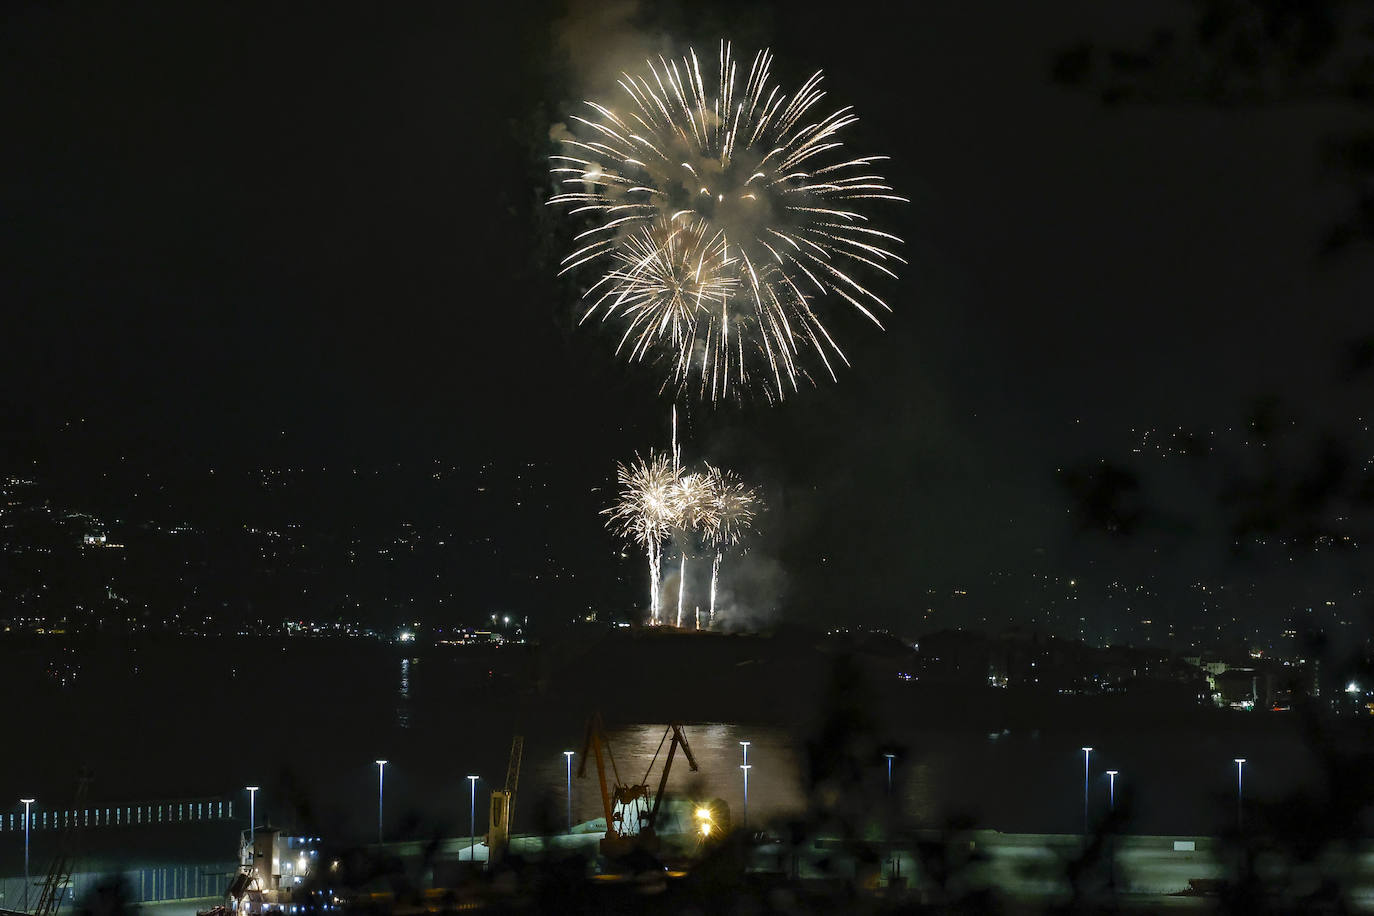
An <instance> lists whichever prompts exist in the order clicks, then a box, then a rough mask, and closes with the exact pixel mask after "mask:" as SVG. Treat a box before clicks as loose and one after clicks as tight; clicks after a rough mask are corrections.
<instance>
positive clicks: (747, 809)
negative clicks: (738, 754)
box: [740, 763, 754, 827]
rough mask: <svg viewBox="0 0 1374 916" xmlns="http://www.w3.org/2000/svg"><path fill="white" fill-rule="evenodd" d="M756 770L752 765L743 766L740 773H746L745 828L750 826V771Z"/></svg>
mask: <svg viewBox="0 0 1374 916" xmlns="http://www.w3.org/2000/svg"><path fill="white" fill-rule="evenodd" d="M753 768H754V765H753V764H752V763H746V764H742V765H741V766H740V771H741V772H742V773H744V826H746V827H748V826H749V771H750V770H752V769H753Z"/></svg>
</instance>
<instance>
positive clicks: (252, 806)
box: [244, 786, 258, 843]
mask: <svg viewBox="0 0 1374 916" xmlns="http://www.w3.org/2000/svg"><path fill="white" fill-rule="evenodd" d="M244 788H245V789H247V790H248V842H249V843H252V842H253V834H255V833H256V832H257V829H258V806H257V801H258V787H257V786H244Z"/></svg>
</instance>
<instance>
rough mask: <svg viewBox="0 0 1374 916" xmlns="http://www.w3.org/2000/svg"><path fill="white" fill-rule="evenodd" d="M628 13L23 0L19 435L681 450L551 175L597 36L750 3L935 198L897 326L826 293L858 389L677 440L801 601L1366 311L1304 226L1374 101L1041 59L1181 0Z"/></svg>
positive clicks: (262, 452) (782, 55)
mask: <svg viewBox="0 0 1374 916" xmlns="http://www.w3.org/2000/svg"><path fill="white" fill-rule="evenodd" d="M609 6H610V9H611V12H610V13H606V12H604V11H603V12H602V13H599V14H597V15H596V16H593V15H592V14H591V13H590V12H587V11H585V10H583V11H579V10H574V11H573V12H572V13H569V12H568V11H567V10H565V9H563V10H560V9H553V8H546V7H544V6H543V5H540V4H535V3H521V2H515V3H509V2H508V3H499V4H484V5H483V6H482V7H481V10H480V13H473V12H472V11H470V10H469V7H468V6H467V5H465V4H438V3H435V4H352V3H344V4H333V3H331V4H323V3H321V4H239V3H233V4H230V3H224V4H219V3H190V4H188V3H180V2H161V3H121V4H48V3H10V4H7V5H6V8H5V11H4V13H3V17H4V22H3V26H0V120H2V121H3V123H4V124H5V133H6V135H7V140H6V142H5V143H3V144H0V212H3V214H4V215H3V218H0V297H2V298H3V301H4V302H5V316H6V320H5V321H4V326H3V334H2V335H0V390H2V391H3V394H0V411H3V428H4V433H3V441H4V443H5V449H6V451H7V452H8V453H9V460H7V462H6V464H12V463H14V462H16V461H22V460H25V459H27V458H29V457H31V456H40V457H42V458H43V460H44V461H45V462H47V463H48V465H49V466H52V467H57V466H63V465H73V466H74V465H75V464H76V463H79V462H82V461H85V462H87V463H90V462H91V461H94V462H95V463H97V464H98V463H99V462H100V461H102V460H115V459H114V457H113V456H116V455H127V456H129V458H130V460H133V461H138V462H143V463H146V464H149V465H155V466H157V467H160V468H173V469H175V468H176V467H178V466H186V467H191V466H196V467H200V466H203V465H206V464H214V463H221V464H229V465H232V464H235V463H240V464H271V463H273V462H289V461H293V460H300V459H304V460H314V459H316V458H320V459H321V460H324V459H326V458H328V459H330V460H332V459H333V458H334V457H335V456H338V457H339V458H340V459H342V460H345V461H347V460H361V461H393V460H404V459H409V458H411V457H418V458H426V459H427V458H429V457H433V456H436V455H437V456H443V457H447V458H451V459H453V460H455V461H461V460H469V459H472V458H474V457H484V456H493V457H497V458H510V459H518V460H524V459H526V458H535V457H538V458H556V459H559V460H565V461H566V462H567V465H568V468H569V472H568V480H567V484H568V486H570V487H578V486H584V485H585V482H586V475H587V474H589V473H594V472H595V473H604V469H605V468H607V467H608V466H609V465H610V464H611V463H613V461H614V460H615V459H617V458H621V457H624V456H626V455H627V454H628V453H630V452H632V451H633V450H635V449H640V450H643V449H647V448H648V447H650V446H654V445H657V446H662V445H664V444H666V443H665V440H666V438H667V409H668V408H667V402H666V401H664V400H662V399H660V398H658V397H656V395H655V390H656V386H655V385H654V383H653V382H652V380H651V379H649V378H647V377H645V376H642V375H640V374H638V373H637V372H635V371H632V370H630V369H627V368H626V367H624V366H623V365H621V364H620V363H618V362H617V361H616V360H615V358H614V357H613V356H612V355H611V349H612V346H611V343H610V341H608V340H607V339H605V338H603V337H601V336H599V335H598V334H597V333H596V332H594V331H589V330H587V329H580V330H579V329H573V328H572V327H571V320H570V316H571V314H572V313H573V308H574V305H575V298H574V297H575V290H573V289H572V288H571V287H570V286H567V285H560V284H559V283H557V282H556V281H555V280H554V279H553V277H552V274H553V272H554V267H553V265H554V263H555V262H556V260H557V257H558V256H559V255H558V248H557V246H558V245H559V244H561V242H559V241H558V240H557V239H554V238H551V237H550V236H551V233H552V232H554V231H555V230H554V228H553V227H555V226H556V222H555V221H553V220H551V218H550V217H549V216H548V215H547V214H546V213H544V212H543V208H542V207H541V206H540V201H541V200H542V199H543V198H544V197H545V196H546V195H547V193H548V191H547V189H548V181H547V178H546V176H545V175H544V173H543V168H544V166H543V157H544V156H545V155H546V154H547V152H548V151H549V150H548V148H547V146H546V145H545V141H546V138H547V131H548V127H549V125H550V124H551V123H552V122H554V121H556V120H558V119H560V118H561V117H563V116H564V115H565V113H566V112H567V111H568V110H569V109H570V104H571V103H572V102H573V101H574V100H576V99H577V98H578V97H579V96H580V93H581V90H582V89H583V88H586V87H585V86H580V85H569V83H570V82H575V83H590V82H594V81H595V79H596V76H595V75H594V74H590V73H585V72H583V71H582V69H580V65H581V64H583V63H585V60H586V53H587V52H586V48H587V45H586V37H587V35H588V34H590V35H592V36H593V37H594V38H595V37H596V36H598V34H599V32H598V30H602V29H604V34H605V41H606V57H607V58H609V59H614V58H615V57H616V56H617V55H618V54H622V53H631V52H632V51H633V50H634V49H635V48H637V47H639V46H640V44H641V43H642V44H644V45H647V46H657V43H658V42H660V41H661V39H662V36H663V35H665V34H671V35H672V36H673V37H674V38H677V39H679V40H684V41H685V40H695V41H698V42H712V41H713V40H714V39H715V38H716V36H718V35H719V34H721V31H722V30H723V29H730V30H731V34H732V35H733V36H734V37H735V38H736V41H737V42H738V43H739V44H740V45H741V46H743V47H753V46H754V45H755V44H758V43H763V42H766V43H768V44H770V45H771V46H772V47H773V48H774V50H775V51H776V52H777V55H778V60H779V64H778V66H779V70H778V77H779V79H780V81H781V82H783V83H784V84H785V85H788V86H791V85H795V84H796V83H797V82H799V81H800V79H802V78H804V77H805V76H806V75H809V73H810V72H811V71H812V70H814V69H817V68H824V69H825V70H826V71H827V74H828V81H829V85H830V91H831V93H832V95H831V97H830V99H831V100H834V101H835V102H836V104H845V103H848V102H851V101H852V102H853V103H855V104H856V105H857V106H858V109H859V114H860V116H861V117H862V118H863V121H862V122H861V123H860V125H858V127H857V129H856V130H855V131H854V137H853V138H852V140H853V142H854V144H855V145H856V146H858V147H863V148H864V149H865V150H866V151H876V152H884V153H888V154H890V155H891V156H892V157H893V163H892V164H891V168H890V171H889V174H890V176H891V177H892V178H893V179H894V182H895V184H896V185H897V187H898V189H899V191H901V192H903V193H905V194H907V195H908V196H909V197H911V199H912V204H911V205H910V206H909V207H907V208H905V209H904V210H903V211H902V212H900V213H899V214H897V215H896V216H895V218H894V219H893V225H895V226H896V227H897V228H896V231H897V233H898V234H899V235H902V236H903V237H904V238H905V239H907V240H908V245H907V250H906V253H907V254H908V256H909V259H910V261H911V265H910V267H909V268H907V269H906V270H905V271H904V272H903V275H902V278H901V280H900V281H899V282H898V283H894V284H889V285H888V286H887V287H886V288H885V292H886V293H887V297H888V300H889V301H890V302H891V303H892V304H893V306H894V312H895V313H894V314H893V315H892V316H891V320H890V321H889V323H888V326H889V330H888V332H887V333H886V334H878V333H875V332H873V330H872V329H871V328H868V327H866V326H865V325H864V324H862V323H861V322H859V321H851V320H848V319H843V320H839V321H838V322H837V325H838V327H839V328H840V330H841V333H842V335H843V337H842V341H843V342H844V344H845V345H846V349H847V350H848V352H849V353H850V355H851V357H852V359H853V363H854V368H853V370H851V371H849V372H846V373H844V374H842V375H841V378H840V381H839V384H838V385H829V384H827V385H826V386H824V387H823V388H821V389H817V390H803V391H802V392H801V393H800V394H798V395H797V396H795V397H794V398H791V399H789V400H788V401H787V402H786V403H784V404H783V405H781V406H778V407H771V408H770V407H766V406H763V405H743V406H729V407H725V408H718V409H709V408H707V409H702V408H700V407H699V406H697V405H693V406H692V407H691V408H690V418H689V420H688V421H687V422H688V424H689V426H690V431H691V432H690V436H689V439H688V446H687V451H688V454H689V455H692V454H693V453H695V454H696V455H698V456H703V457H706V456H715V457H718V458H720V459H722V460H725V461H726V462H727V463H731V464H734V465H735V466H737V467H739V468H740V469H741V470H744V471H746V472H748V473H750V474H752V475H753V476H754V477H755V478H757V479H761V480H763V481H765V482H766V484H767V486H768V487H769V492H770V495H771V499H772V502H773V504H774V507H775V511H774V514H773V516H772V522H771V524H772V527H773V529H774V530H775V531H776V532H777V533H776V534H774V535H773V536H774V537H775V538H777V539H778V542H776V543H774V544H773V545H772V546H771V547H768V548H765V549H768V550H769V551H770V552H775V553H777V554H779V555H782V556H785V557H786V558H787V560H788V562H789V564H790V568H789V574H790V576H791V577H792V582H791V588H790V591H791V592H792V593H793V594H805V595H806V596H807V598H806V600H805V601H802V602H801V604H803V605H804V606H806V607H807V608H808V609H809V611H810V612H812V613H817V609H819V608H824V607H826V606H830V607H836V606H840V605H842V604H846V603H848V602H850V601H851V600H852V602H853V605H854V606H856V607H863V608H871V610H869V611H867V612H866V613H861V614H859V616H860V617H866V618H867V619H871V620H873V621H874V622H893V621H899V620H902V619H904V614H905V613H906V610H907V609H908V608H909V607H911V605H912V604H913V601H912V599H911V595H910V592H911V591H912V590H914V589H919V588H922V587H924V586H925V585H927V584H930V585H937V586H940V587H949V586H951V585H957V584H959V583H960V582H962V581H964V579H966V578H967V577H970V576H973V575H976V574H978V573H979V572H980V571H985V570H987V569H989V568H1002V567H1004V566H1005V567H1008V568H1018V567H1025V566H1028V565H1029V564H1031V563H1032V562H1038V561H1034V560H1033V559H1032V551H1033V550H1034V548H1036V547H1044V548H1047V549H1048V550H1049V551H1050V553H1051V555H1056V556H1063V557H1064V559H1063V562H1064V563H1069V562H1072V560H1071V557H1072V554H1062V555H1061V554H1060V553H1059V552H1060V551H1061V550H1062V549H1065V548H1064V547H1063V545H1064V544H1065V543H1067V542H1066V531H1067V526H1066V525H1065V517H1066V509H1065V506H1066V500H1065V496H1064V495H1063V493H1062V492H1061V491H1060V490H1059V489H1058V488H1057V485H1056V483H1055V469H1056V468H1057V467H1059V466H1061V465H1063V464H1065V463H1073V462H1081V461H1084V460H1092V459H1096V458H1097V457H1099V456H1104V455H1105V456H1115V455H1120V454H1122V453H1123V452H1125V451H1127V450H1128V449H1129V443H1130V441H1131V436H1130V433H1129V430H1130V429H1131V428H1133V427H1134V428H1140V427H1150V426H1156V425H1166V426H1173V425H1176V424H1180V423H1185V424H1198V425H1201V426H1203V427H1210V426H1225V425H1229V424H1231V423H1234V422H1237V421H1239V420H1241V419H1242V418H1243V417H1244V416H1245V411H1246V410H1247V407H1248V404H1249V403H1250V402H1251V401H1252V400H1253V399H1254V398H1255V397H1256V396H1258V395H1262V394H1277V395H1279V396H1281V397H1282V398H1283V399H1284V400H1285V402H1287V403H1290V404H1293V405H1297V406H1298V409H1302V408H1303V407H1304V406H1305V405H1310V404H1313V403H1315V402H1318V401H1322V400H1323V399H1324V392H1325V391H1326V390H1327V389H1328V388H1329V386H1330V385H1331V383H1332V379H1333V378H1334V377H1335V374H1336V370H1335V368H1334V365H1335V361H1336V359H1337V357H1338V355H1339V353H1340V348H1341V346H1342V345H1343V343H1344V342H1345V341H1347V340H1348V339H1350V338H1352V337H1354V336H1355V335H1357V334H1359V333H1365V332H1367V331H1368V319H1367V303H1368V296H1367V291H1368V290H1369V289H1370V280H1371V279H1374V277H1371V270H1372V269H1374V261H1371V259H1369V258H1368V257H1366V256H1356V257H1349V258H1346V259H1343V260H1336V261H1331V262H1326V261H1321V260H1319V259H1318V258H1317V257H1316V256H1315V252H1316V250H1317V249H1318V247H1319V243H1320V239H1321V237H1322V234H1323V232H1324V231H1325V230H1326V229H1327V228H1328V226H1329V223H1330V221H1331V220H1332V219H1333V217H1334V214H1336V213H1338V212H1339V209H1340V206H1341V204H1342V203H1343V201H1344V197H1343V191H1342V188H1341V187H1340V186H1339V185H1337V184H1335V183H1334V182H1331V181H1324V180H1323V177H1322V174H1321V170H1320V168H1319V166H1318V159H1317V155H1318V141H1319V140H1320V138H1321V137H1322V135H1323V133H1324V132H1325V131H1327V130H1328V129H1330V128H1331V127H1333V126H1336V125H1340V124H1342V123H1348V122H1349V121H1350V120H1351V118H1352V116H1351V115H1349V114H1347V113H1345V112H1342V111H1341V110H1339V109H1336V108H1334V107H1333V108H1331V109H1330V110H1324V109H1318V108H1312V107H1302V106H1291V107H1282V108H1273V109H1261V110H1244V111H1217V110H1213V109H1209V108H1206V107H1201V106H1198V107H1167V106H1165V107H1140V108H1129V107H1128V108H1125V109H1121V110H1108V109H1105V108H1103V107H1101V106H1100V105H1098V104H1097V102H1096V101H1095V99H1094V98H1093V97H1092V96H1091V94H1090V93H1086V92H1074V91H1070V90H1066V89H1065V88H1063V87H1061V86H1058V85H1056V84H1054V83H1053V82H1052V81H1051V79H1050V77H1049V66H1050V61H1051V59H1052V56H1053V54H1054V52H1055V51H1056V50H1057V49H1059V48H1061V47H1063V46H1065V45H1067V44H1069V43H1072V42H1074V41H1076V40H1079V39H1082V38H1093V39H1099V40H1106V41H1112V40H1122V41H1135V40H1138V38H1139V36H1141V35H1142V34H1147V33H1148V30H1149V29H1151V28H1153V27H1154V26H1155V25H1158V24H1159V21H1160V20H1161V19H1167V18H1169V17H1170V16H1175V15H1178V14H1176V13H1175V12H1171V11H1170V10H1169V9H1165V8H1161V7H1160V6H1159V5H1158V4H1154V3H1147V2H1138V3H1137V2H1133V3H1129V4H1127V3H1113V4H1110V5H1103V4H1100V3H1095V2H1090V0H1080V2H1067V0H1056V2H1044V3H1036V4H1019V3H997V4H976V3H967V2H963V0H931V2H918V3H912V4H908V5H906V6H907V7H908V8H907V9H906V11H905V12H902V13H895V12H894V11H895V10H896V8H897V7H896V6H895V5H889V4H886V3H873V4H869V3H863V2H854V3H845V4H842V5H840V6H839V7H837V6H836V5H835V4H828V5H826V6H825V7H823V8H822V7H817V9H816V11H815V12H809V11H807V10H806V8H805V7H804V6H803V5H798V4H786V5H783V4H778V5H777V6H776V8H771V9H770V8H769V7H768V6H766V5H748V6H743V5H742V6H740V7H739V8H736V7H735V6H734V5H732V4H718V5H707V7H706V8H705V12H704V13H699V12H698V10H697V8H696V7H689V6H688V5H686V4H679V5H675V6H667V7H664V8H662V9H659V8H658V7H656V6H654V5H650V4H646V5H645V7H646V9H645V10H644V11H642V12H641V13H639V14H638V15H631V16H628V17H617V16H616V15H615V12H616V11H617V10H623V11H628V12H630V13H634V6H633V4H610V5H609ZM592 8H601V7H597V5H595V4H591V5H588V10H590V9H592ZM837 9H841V10H842V11H843V14H842V15H837V13H836V10H837ZM689 10H690V12H689ZM568 40H571V41H572V42H573V43H572V44H571V45H569V44H567V41H568ZM578 42H582V44H579V43H578ZM592 47H593V48H594V47H596V45H595V42H593V44H592ZM83 419H84V421H85V427H84V429H85V430H86V431H85V432H84V433H82V435H81V436H80V437H79V438H74V437H73V436H72V435H71V434H70V433H66V432H62V429H63V427H64V424H66V423H68V422H79V421H81V420H83ZM74 444H75V445H76V446H77V447H79V448H80V449H81V450H82V451H83V452H85V453H86V454H87V457H79V456H75V457H74V456H73V455H72V454H71V450H72V448H73V445H74ZM91 454H94V455H95V456H96V457H95V458H94V459H91V458H90V457H89V455H91ZM0 470H4V468H0ZM598 526H599V522H598V521H597V520H595V519H589V520H588V523H587V529H588V533H589V536H590V533H591V532H594V531H596V530H597V528H598ZM837 532H838V533H841V535H842V536H839V537H837V536H836V533H837ZM822 556H824V557H825V558H826V559H825V563H824V566H822V565H821V563H820V560H819V558H820V557H822Z"/></svg>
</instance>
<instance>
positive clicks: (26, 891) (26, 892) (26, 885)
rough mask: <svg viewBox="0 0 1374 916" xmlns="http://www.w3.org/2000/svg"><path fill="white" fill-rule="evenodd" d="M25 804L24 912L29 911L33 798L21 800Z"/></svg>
mask: <svg viewBox="0 0 1374 916" xmlns="http://www.w3.org/2000/svg"><path fill="white" fill-rule="evenodd" d="M19 801H21V802H22V803H23V804H24V912H25V913H27V912H28V911H29V805H32V804H33V802H34V800H33V799H32V798H21V799H19Z"/></svg>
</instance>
